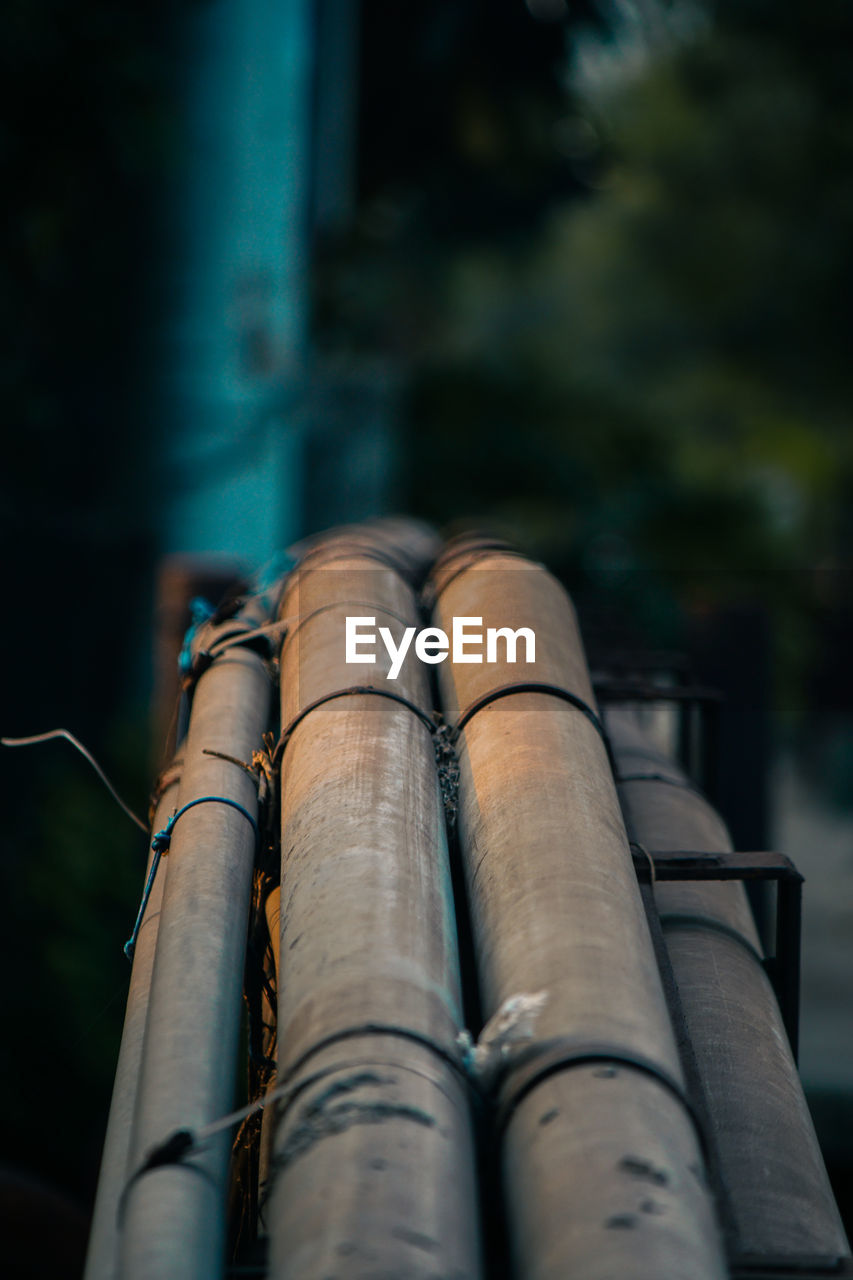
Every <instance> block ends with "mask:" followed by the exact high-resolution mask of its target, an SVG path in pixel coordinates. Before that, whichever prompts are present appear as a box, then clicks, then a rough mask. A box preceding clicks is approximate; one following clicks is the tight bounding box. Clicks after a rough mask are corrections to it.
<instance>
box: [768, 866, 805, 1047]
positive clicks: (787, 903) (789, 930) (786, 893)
mask: <svg viewBox="0 0 853 1280" xmlns="http://www.w3.org/2000/svg"><path fill="white" fill-rule="evenodd" d="M802 903H803V881H802V877H801V876H785V877H781V878H780V879H779V882H778V884H777V888H776V955H775V956H774V965H773V969H774V972H773V978H774V984H773V985H774V987H775V988H776V996H777V999H778V1001H779V1008H780V1009H781V1011H782V1017H783V1019H784V1022H785V1030H786V1031H787V1033H788V1040H789V1042H790V1045H791V1052H792V1054H793V1055H794V1061H795V1062H796V1061H797V1059H798V1055H799V1043H800V940H801V934H802Z"/></svg>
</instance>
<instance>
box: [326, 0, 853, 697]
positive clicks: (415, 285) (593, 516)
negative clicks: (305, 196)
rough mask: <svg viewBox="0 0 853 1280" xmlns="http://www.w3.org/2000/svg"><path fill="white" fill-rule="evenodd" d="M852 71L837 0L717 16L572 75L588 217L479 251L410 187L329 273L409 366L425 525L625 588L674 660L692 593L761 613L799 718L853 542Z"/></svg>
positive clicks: (365, 337)
mask: <svg viewBox="0 0 853 1280" xmlns="http://www.w3.org/2000/svg"><path fill="white" fill-rule="evenodd" d="M709 16H710V15H709ZM599 39H600V42H601V43H600V47H601V50H602V51H603V52H605V53H607V51H608V50H607V38H606V37H605V36H600V37H599ZM851 58H853V10H850V8H849V7H847V6H843V5H841V4H839V3H837V2H836V0H817V2H816V3H815V4H813V5H809V6H807V7H803V6H794V5H792V4H789V3H781V4H775V5H770V4H767V3H755V2H752V3H745V4H735V3H720V4H719V5H717V6H716V12H715V14H714V20H713V21H710V20H709V21H706V22H705V23H704V24H700V25H698V26H697V27H696V28H695V30H694V31H693V34H692V35H690V36H689V37H685V38H683V39H680V40H676V39H669V40H667V41H663V42H659V43H658V44H656V45H655V44H654V43H652V44H650V45H649V47H647V49H646V51H645V55H644V57H643V58H642V59H641V60H640V61H639V64H638V62H637V60H636V59H635V60H633V61H631V62H629V61H628V60H625V63H624V65H623V66H622V67H620V66H619V63H618V58H617V57H616V55H615V54H612V55H611V61H612V63H613V64H614V68H613V69H614V71H615V74H613V75H611V76H610V77H608V78H606V79H605V78H602V79H601V80H600V82H599V83H597V84H596V83H590V82H589V81H587V82H586V83H581V82H580V81H579V78H578V77H576V78H575V79H574V80H572V79H571V78H570V79H569V80H568V83H567V88H566V90H565V92H564V95H563V102H562V106H561V114H560V113H559V112H558V113H556V114H555V113H554V112H553V111H552V112H551V115H550V117H549V123H548V127H549V129H550V133H551V143H552V148H553V149H555V150H557V151H559V152H561V154H562V156H563V158H564V161H565V163H566V165H567V166H569V167H570V168H572V169H573V171H574V176H575V178H576V180H577V182H578V184H579V185H580V186H581V187H583V188H584V189H585V194H584V195H583V196H582V197H581V198H572V199H563V200H561V201H556V202H551V203H550V204H549V205H548V207H547V209H545V210H544V211H543V213H542V217H541V219H540V222H539V224H538V225H536V226H533V225H528V227H527V228H526V229H521V230H519V228H513V229H512V230H511V232H507V233H506V234H503V235H502V236H499V237H495V236H491V237H486V236H481V237H480V238H479V239H473V240H472V239H468V240H467V241H465V242H464V243H459V242H458V241H457V242H451V241H448V240H445V241H443V242H442V241H441V240H440V238H439V237H438V236H437V235H436V234H435V231H434V229H432V228H430V227H429V226H428V225H427V224H426V223H425V221H424V219H423V218H422V217H421V216H420V206H419V205H418V200H417V192H416V191H415V190H414V189H411V188H410V189H409V190H408V191H406V190H402V191H401V190H399V189H398V190H397V191H395V192H393V193H389V196H388V199H387V201H386V202H385V204H384V205H383V206H381V213H382V215H383V219H384V221H383V222H382V225H381V227H380V228H379V229H378V230H377V227H376V224H375V222H374V223H371V222H370V221H369V220H368V221H367V222H363V223H362V227H363V231H362V238H361V240H360V241H359V242H357V243H356V245H355V247H354V250H353V251H351V253H350V256H349V258H348V259H345V260H344V261H343V262H340V261H339V262H338V263H335V264H332V268H331V269H330V270H329V271H328V272H327V274H326V275H325V276H323V275H321V277H320V297H321V308H320V316H321V319H323V318H325V319H326V320H327V321H328V324H327V327H326V329H325V334H326V336H327V337H329V339H330V340H331V341H340V340H341V339H343V340H344V341H345V342H346V343H348V344H350V345H355V346H357V347H358V346H359V345H365V346H367V347H374V348H375V347H376V346H379V347H382V348H383V349H385V350H386V351H387V350H391V351H392V352H393V353H394V354H395V355H396V356H397V358H398V359H400V360H401V361H402V362H404V363H405V364H406V365H407V367H408V369H409V372H410V378H411V381H410V386H411V392H412V401H411V408H412V413H411V418H410V422H411V426H410V433H411V434H410V456H411V459H412V467H411V477H412V487H413V490H414V495H415V505H416V506H417V508H418V509H419V510H420V511H421V512H423V513H424V514H426V515H428V516H430V517H432V518H434V519H436V518H437V519H439V520H452V519H454V518H456V517H459V516H460V515H467V516H470V517H471V518H473V519H476V520H480V521H484V522H486V523H488V524H491V525H492V526H497V527H499V528H505V529H507V530H508V531H509V532H510V534H511V535H512V536H514V537H515V538H517V539H521V540H522V541H523V542H524V543H525V544H526V545H527V546H528V547H530V548H531V549H532V550H533V551H534V552H536V553H538V554H541V555H542V556H543V558H545V559H547V560H548V562H549V563H550V564H552V565H554V566H556V567H557V568H558V569H559V570H560V571H562V572H563V573H564V574H568V575H573V574H574V575H577V574H580V575H581V576H582V577H586V578H587V579H591V580H595V581H598V582H599V584H604V585H605V586H606V585H607V584H609V585H610V586H613V585H614V584H615V585H617V586H618V587H619V590H620V591H621V593H622V595H621V598H622V600H623V602H625V603H629V604H630V603H631V602H632V601H633V607H634V608H639V609H640V610H641V611H642V610H643V609H646V611H647V612H648V613H649V614H650V615H654V617H656V618H657V620H658V625H657V633H658V634H657V635H655V636H654V638H655V639H657V640H663V641H671V640H672V639H673V638H677V637H673V635H672V634H671V630H672V628H671V626H670V625H669V623H670V622H671V620H672V619H673V618H674V617H675V613H674V611H673V610H672V609H671V608H668V607H667V604H666V601H667V599H669V600H670V601H672V600H673V599H677V600H678V601H679V602H680V603H681V605H683V606H686V607H687V608H688V609H702V608H705V607H707V606H709V605H712V604H714V603H717V602H720V601H724V600H727V599H730V598H732V597H741V598H742V597H744V596H749V597H752V596H756V595H757V596H758V597H759V598H761V599H763V600H765V601H766V602H767V603H768V605H769V607H770V608H771V609H772V611H773V615H774V620H775V621H776V623H777V624H778V625H777V627H776V633H777V636H778V647H779V652H780V658H781V666H780V671H781V691H782V694H783V696H784V698H785V699H786V700H787V702H788V704H789V706H790V707H791V708H794V707H795V706H796V705H797V704H798V703H801V702H802V697H803V684H802V681H803V676H804V672H805V670H806V668H807V667H808V663H809V656H810V649H813V648H814V633H813V627H812V621H813V617H812V615H813V614H814V612H815V606H814V604H813V603H812V598H813V591H812V586H813V583H812V581H811V579H812V577H813V575H814V573H815V571H816V569H817V568H818V567H819V566H820V567H823V568H827V567H830V568H831V566H832V565H834V564H837V563H839V562H840V561H842V560H843V559H844V558H845V557H847V556H848V555H849V551H850V544H851V541H853V527H851V524H850V516H849V514H848V507H849V499H850V494H851V488H853V433H850V431H849V429H848V427H849V415H850V407H849V406H850V403H851V392H853V386H851V383H853V374H852V373H851V363H850V358H849V351H848V348H849V334H850V328H851V326H850V319H851V297H853V247H851V237H850V226H851V220H853V164H851V159H853V77H851V75H850V72H849V67H850V65H851ZM543 100H544V94H543ZM550 101H551V100H550V98H549V102H550ZM540 105H541V104H540ZM460 110H463V111H464V106H463V107H461V108H460ZM541 116H542V112H541V111H540V117H541ZM495 122H497V124H499V116H497V115H496V116H495V117H494V121H493V123H495ZM497 124H496V125H495V127H497ZM459 129H460V131H461V132H463V133H464V132H465V130H466V125H465V122H464V120H461V121H460V122H459ZM497 145H498V144H497V143H496V146H497ZM377 207H378V206H376V205H374V207H373V210H372V211H368V212H369V213H371V216H374V217H375V213H376V208H377ZM322 332H323V330H321V333H322ZM626 593H627V594H626ZM818 612H819V609H818ZM668 620H669V621H668ZM653 629H654V628H653ZM668 632H669V633H668Z"/></svg>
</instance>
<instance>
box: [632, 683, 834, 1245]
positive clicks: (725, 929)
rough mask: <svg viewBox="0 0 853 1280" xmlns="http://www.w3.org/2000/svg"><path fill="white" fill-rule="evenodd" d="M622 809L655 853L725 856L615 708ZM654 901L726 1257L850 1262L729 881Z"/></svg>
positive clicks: (690, 886)
mask: <svg viewBox="0 0 853 1280" xmlns="http://www.w3.org/2000/svg"><path fill="white" fill-rule="evenodd" d="M607 727H608V731H609V734H610V738H611V742H612V744H613V750H614V754H615V757H616V761H617V765H618V771H619V775H620V776H622V777H625V778H626V779H633V780H632V781H625V782H622V783H621V784H620V786H619V794H620V799H621V802H622V806H623V809H624V811H625V813H626V816H627V817H628V820H629V821H630V824H631V826H632V828H633V830H634V832H635V833H636V839H637V840H638V841H640V842H641V843H642V844H643V845H644V846H645V847H646V848H648V849H650V850H652V849H655V850H662V851H663V850H697V851H703V850H704V851H708V852H726V851H730V850H731V848H732V844H731V840H730V838H729V834H728V832H727V830H726V828H725V825H724V824H723V822H722V820H721V819H720V817H719V815H718V814H717V813H716V812H715V811H714V810H713V809H712V808H711V806H710V805H709V804H708V802H707V801H706V800H705V799H704V798H703V797H702V796H701V795H700V794H699V793H698V792H697V791H695V790H693V789H692V788H689V787H688V786H687V780H686V778H685V776H684V774H683V773H682V772H681V770H680V769H679V768H678V767H677V766H676V765H675V764H674V763H673V761H672V760H670V759H668V758H667V757H666V756H664V755H662V754H661V753H660V752H659V751H658V750H656V748H655V747H654V746H653V745H652V744H651V743H650V742H649V740H648V738H647V737H646V735H645V734H644V733H643V732H642V730H641V729H640V727H639V725H638V723H637V721H636V717H635V716H634V715H632V713H631V712H630V711H628V710H627V709H623V708H616V707H614V708H612V709H610V710H609V711H608V713H607ZM655 899H656V902H657V907H658V911H659V914H660V920H661V925H662V928H663V933H664V938H665V940H666V947H667V951H668V953H669V957H670V961H671V964H672V968H673V972H674V975H675V979H676V982H677V985H678V991H679V996H680V1001H681V1005H682V1008H683V1011H684V1017H685V1021H686V1024H687V1030H688V1032H689V1037H690V1043H691V1045H692V1048H693V1052H694V1055H695V1058H696V1063H697V1067H698V1071H699V1078H700V1082H701V1086H702V1089H703V1092H704V1095H705V1104H706V1109H707V1112H708V1115H709V1118H710V1123H711V1130H712V1138H713V1142H714V1147H715V1151H716V1156H717V1159H718V1162H719V1175H720V1177H719V1181H720V1184H721V1186H722V1188H723V1190H724V1194H725V1197H726V1202H727V1208H728V1213H727V1218H728V1220H729V1222H730V1224H731V1226H730V1233H731V1239H730V1241H729V1247H730V1251H731V1253H732V1255H733V1256H734V1257H737V1258H747V1257H750V1256H752V1257H756V1256H764V1257H767V1256H768V1255H769V1256H770V1257H772V1258H775V1259H778V1260H780V1262H779V1265H782V1264H783V1261H784V1259H786V1258H788V1259H790V1258H792V1257H794V1258H797V1257H799V1258H802V1257H808V1256H813V1257H816V1256H819V1255H821V1254H824V1255H830V1256H839V1257H841V1256H847V1255H848V1254H849V1246H848V1244H847V1240H846V1238H845V1235H844V1230H843V1227H842V1224H841V1220H840V1218H839V1215H838V1210H837V1207H836V1205H835V1200H834V1198H833V1195H832V1190H831V1188H830V1185H829V1180H828V1178H827V1174H826V1169H825V1167H824V1163H823V1158H822V1156H821V1153H820V1148H819V1146H818V1143H817V1138H816V1136H815V1132H814V1127H813V1125H812V1121H811V1117H810V1115H809V1111H808V1107H807V1104H806V1100H805V1097H804V1095H803V1091H802V1087H801V1085H800V1081H799V1077H798V1075H797V1069H796V1066H795V1064H794V1060H793V1057H792V1054H791V1050H790V1046H789V1044H788V1040H787V1037H786V1035H785V1031H784V1027H783V1024H782V1019H781V1015H780V1013H779V1008H778V1005H777V1003H776V998H775V996H774V994H773V989H772V987H771V985H770V982H769V979H768V977H767V974H766V973H765V971H764V968H763V967H762V964H761V944H760V941H759V937H758V933H757V931H756V928H755V924H754V922H753V919H752V913H751V911H750V907H749V902H748V900H747V896H746V891H745V889H744V887H743V885H742V884H741V883H739V882H737V881H727V882H720V881H717V882H713V881H701V882H689V883H658V884H657V885H656V887H655Z"/></svg>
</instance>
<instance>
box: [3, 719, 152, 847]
mask: <svg viewBox="0 0 853 1280" xmlns="http://www.w3.org/2000/svg"><path fill="white" fill-rule="evenodd" d="M52 738H65V739H66V740H67V741H68V742H70V743H71V745H72V747H76V748H77V750H78V751H79V752H80V754H81V756H83V758H84V760H88V761H89V764H90V765H91V766H92V768H93V769H94V770H95V773H96V774H97V775H98V777H99V778H100V779H101V782H103V784H104V786H105V787H106V788H107V790H108V791H109V793H110V795H111V796H112V798H113V800H115V802H116V804H117V805H118V806H119V807H120V808H121V809H123V810H124V812H125V813H126V814H127V816H128V817H129V818H130V820H131V822H135V823H136V825H137V826H138V827H139V829H140V831H144V832H145V834H146V835H148V826H147V824H146V823H144V822H143V821H142V819H141V818H140V817H138V816H137V815H136V814H135V813H134V812H133V810H132V809H131V808H130V806H129V805H127V804H125V802H124V801H123V800H122V798H121V796H120V795H119V793H118V792H117V791H116V789H115V787H114V786H113V784H112V783H111V782H110V780H109V778H108V777H107V775H106V774H105V773H104V771H103V769H102V768H101V766H100V765H99V764H98V762H97V760H96V759H95V757H94V756H93V755H92V753H91V751H87V749H86V748H85V747H84V746H83V743H82V742H80V741H78V739H77V738H75V737H74V734H73V733H69V731H68V730H67V729H50V730H48V732H47V733H34V734H33V735H32V736H31V737H29V738H0V743H2V745H3V746H4V747H30V746H35V745H36V744H37V743H39V742H49V741H50V740H51V739H52Z"/></svg>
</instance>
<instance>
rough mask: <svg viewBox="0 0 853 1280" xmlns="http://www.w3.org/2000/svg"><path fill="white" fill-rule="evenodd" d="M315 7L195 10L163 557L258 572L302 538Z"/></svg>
mask: <svg viewBox="0 0 853 1280" xmlns="http://www.w3.org/2000/svg"><path fill="white" fill-rule="evenodd" d="M312 15H313V5H312V3H311V0H212V2H210V3H205V4H198V5H194V6H193V8H192V11H191V13H190V15H189V16H188V18H187V19H186V24H185V27H184V28H183V33H182V34H183V43H182V48H181V65H180V68H179V71H180V78H181V83H180V86H179V88H180V93H181V97H182V102H183V110H182V115H181V129H180V132H179V135H178V137H177V139H176V145H175V162H174V163H175V172H174V183H173V193H172V197H171V199H172V203H171V208H170V209H169V210H167V216H168V218H169V227H170V230H169V244H168V253H167V261H166V264H165V271H164V279H163V288H164V292H165V296H164V297H163V298H162V299H161V309H160V314H161V315H162V316H163V317H164V321H163V325H164V327H163V329H162V332H161V341H160V343H159V344H158V346H159V348H160V349H159V350H158V352H157V356H156V359H155V366H156V368H157V369H158V374H159V375H161V376H160V377H158V385H157V387H156V389H155V395H154V399H155V404H156V406H157V409H156V412H157V420H158V424H159V430H160V439H159V442H158V448H159V454H160V462H161V464H162V466H163V468H164V474H163V476H162V479H161V483H160V485H159V491H160V494H161V502H160V511H159V519H158V525H159V534H160V550H161V552H169V551H181V552H186V551H190V552H219V553H226V554H228V555H230V556H234V557H237V558H239V559H241V560H245V561H247V562H249V563H250V564H258V563H260V562H261V561H263V560H265V559H266V558H267V557H268V556H269V555H270V554H271V553H272V552H273V551H274V550H275V549H276V548H277V547H279V546H281V545H283V544H284V543H286V542H287V541H289V540H291V539H292V538H293V537H294V536H296V535H297V534H298V532H299V530H300V524H301V515H300V501H299V494H300V487H301V485H300V479H301V471H302V444H303V441H302V435H303V428H302V426H301V425H300V415H301V399H302V388H303V386H304V384H305V381H306V374H307V368H306V365H307V355H308V341H307V278H308V265H309V252H310V240H309V210H308V200H309V189H310V173H309V169H310V133H311V97H312V83H313V62H314V51H313V16H312Z"/></svg>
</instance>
